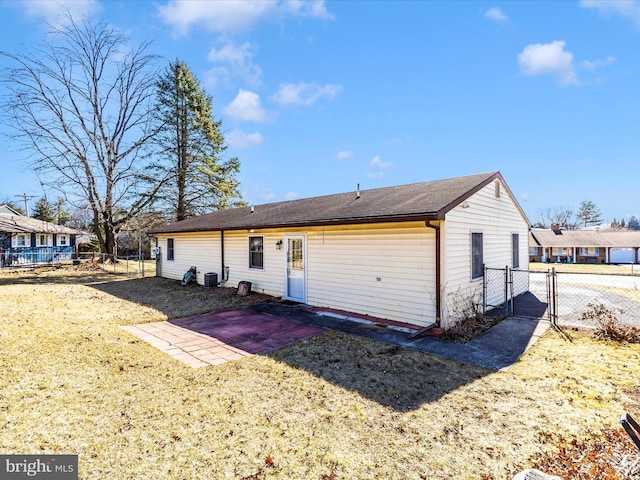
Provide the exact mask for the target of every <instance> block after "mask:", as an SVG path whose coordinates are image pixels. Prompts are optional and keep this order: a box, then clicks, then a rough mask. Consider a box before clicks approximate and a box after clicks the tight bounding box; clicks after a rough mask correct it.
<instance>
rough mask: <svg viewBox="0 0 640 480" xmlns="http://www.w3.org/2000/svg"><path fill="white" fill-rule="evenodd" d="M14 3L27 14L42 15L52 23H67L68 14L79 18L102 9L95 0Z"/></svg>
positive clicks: (32, 15) (48, 0) (42, 0)
mask: <svg viewBox="0 0 640 480" xmlns="http://www.w3.org/2000/svg"><path fill="white" fill-rule="evenodd" d="M15 5H17V6H19V7H22V8H24V11H25V13H26V14H27V16H29V17H42V18H44V19H45V20H46V21H47V22H48V23H50V24H52V25H64V24H66V23H68V18H67V16H68V15H69V14H70V15H71V16H72V17H73V19H74V20H79V19H82V18H85V17H88V16H89V15H91V14H92V13H95V12H99V11H101V10H102V6H101V5H100V3H99V2H98V1H97V0H58V1H51V0H31V1H28V2H15Z"/></svg>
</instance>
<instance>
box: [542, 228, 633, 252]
mask: <svg viewBox="0 0 640 480" xmlns="http://www.w3.org/2000/svg"><path fill="white" fill-rule="evenodd" d="M531 235H532V238H533V240H534V241H535V242H536V244H537V245H539V246H542V247H622V248H630V247H640V232H637V231H624V232H599V231H596V230H557V231H553V230H547V229H537V228H536V229H533V230H532V231H531Z"/></svg>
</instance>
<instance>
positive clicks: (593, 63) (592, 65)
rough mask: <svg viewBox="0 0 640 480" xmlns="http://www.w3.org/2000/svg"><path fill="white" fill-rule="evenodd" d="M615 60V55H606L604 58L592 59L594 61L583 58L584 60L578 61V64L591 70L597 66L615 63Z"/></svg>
mask: <svg viewBox="0 0 640 480" xmlns="http://www.w3.org/2000/svg"><path fill="white" fill-rule="evenodd" d="M617 61H618V60H617V58H616V57H612V56H608V57H607V58H606V59H604V60H594V61H590V60H584V61H582V62H580V66H581V67H582V68H585V69H587V70H590V71H593V70H595V69H597V68H600V67H606V66H607V65H611V64H612V63H616V62H617Z"/></svg>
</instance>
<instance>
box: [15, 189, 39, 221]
mask: <svg viewBox="0 0 640 480" xmlns="http://www.w3.org/2000/svg"><path fill="white" fill-rule="evenodd" d="M14 196H15V197H18V198H21V199H23V200H24V211H25V212H26V214H27V217H30V216H31V215H29V200H30V199H32V198H36V197H35V196H33V195H27V194H26V193H23V194H22V195H14Z"/></svg>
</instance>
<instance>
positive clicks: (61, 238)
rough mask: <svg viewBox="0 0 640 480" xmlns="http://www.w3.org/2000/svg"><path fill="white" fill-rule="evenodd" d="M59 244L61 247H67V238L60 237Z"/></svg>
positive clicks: (64, 236)
mask: <svg viewBox="0 0 640 480" xmlns="http://www.w3.org/2000/svg"><path fill="white" fill-rule="evenodd" d="M58 243H59V244H60V246H62V247H65V246H66V245H67V236H66V235H58Z"/></svg>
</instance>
